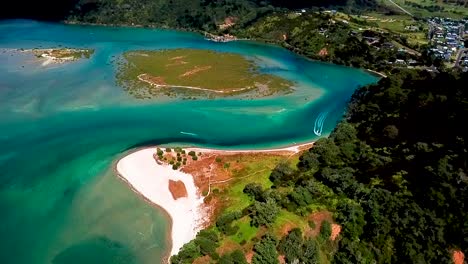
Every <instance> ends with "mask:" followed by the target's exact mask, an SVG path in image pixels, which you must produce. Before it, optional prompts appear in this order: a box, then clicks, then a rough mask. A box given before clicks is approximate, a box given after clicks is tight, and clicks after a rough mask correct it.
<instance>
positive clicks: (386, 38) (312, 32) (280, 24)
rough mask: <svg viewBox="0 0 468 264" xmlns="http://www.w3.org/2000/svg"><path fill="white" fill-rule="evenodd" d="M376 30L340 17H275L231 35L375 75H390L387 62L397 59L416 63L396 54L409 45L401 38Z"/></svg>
mask: <svg viewBox="0 0 468 264" xmlns="http://www.w3.org/2000/svg"><path fill="white" fill-rule="evenodd" d="M377 27H378V25H377V24H376V23H375V22H372V23H370V22H367V21H366V20H363V19H358V18H356V17H355V16H347V15H344V14H343V13H337V14H332V13H325V12H308V13H305V14H302V15H294V16H291V15H290V14H288V13H276V14H272V15H269V16H266V17H264V18H261V19H259V20H258V21H256V22H255V23H253V24H252V25H250V26H249V27H247V28H245V29H238V30H237V31H236V29H233V32H234V33H235V34H237V35H238V36H240V37H248V38H254V39H258V40H263V41H267V42H274V43H277V44H280V45H282V46H284V47H285V48H288V49H291V50H293V51H294V52H296V53H299V54H303V55H305V56H307V57H309V58H312V59H316V60H321V61H329V62H333V63H335V64H344V65H349V66H354V67H360V68H367V69H373V70H377V71H386V72H389V71H390V70H391V69H392V66H391V65H389V62H394V61H395V60H396V59H403V60H408V59H418V54H417V52H410V53H402V52H399V50H398V48H400V47H405V46H408V45H409V43H408V41H407V39H406V38H405V37H404V36H402V35H401V34H400V33H398V32H396V33H395V32H392V31H389V30H385V31H382V30H381V29H379V28H377ZM415 45H419V44H415ZM411 53H412V54H411Z"/></svg>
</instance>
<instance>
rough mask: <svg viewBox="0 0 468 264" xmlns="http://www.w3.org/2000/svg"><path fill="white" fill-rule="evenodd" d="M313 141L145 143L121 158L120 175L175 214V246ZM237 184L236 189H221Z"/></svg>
mask: <svg viewBox="0 0 468 264" xmlns="http://www.w3.org/2000/svg"><path fill="white" fill-rule="evenodd" d="M312 145H313V143H305V144H300V145H295V146H290V147H284V148H277V149H265V150H217V149H206V148H184V149H182V148H179V147H178V148H173V149H172V148H154V147H152V148H145V149H141V150H137V151H135V152H133V153H130V154H128V155H127V156H125V157H123V158H121V159H120V160H119V161H118V162H117V163H116V171H117V174H118V175H119V176H120V178H121V179H123V180H124V181H125V182H127V183H128V184H129V185H130V186H131V187H132V188H133V190H134V191H136V192H137V193H139V194H140V195H141V196H143V197H144V198H145V199H146V200H148V201H149V202H151V203H153V204H155V205H157V206H159V207H161V208H162V209H163V210H164V211H166V212H167V214H168V215H169V216H170V218H171V223H172V228H171V239H172V248H171V250H170V255H171V256H173V255H176V254H177V253H178V252H179V250H180V249H181V248H182V246H183V245H184V244H186V243H188V242H190V241H191V240H192V239H194V238H195V237H196V235H197V233H198V232H199V231H200V230H201V229H203V228H206V227H208V226H210V225H211V224H212V223H213V221H214V220H215V215H217V214H219V213H220V212H221V211H222V210H225V209H226V208H228V207H232V206H235V207H238V206H242V204H243V203H242V202H241V203H233V202H232V201H231V202H228V201H227V200H226V199H227V198H228V197H230V199H238V198H240V197H237V198H236V196H237V192H238V190H239V188H240V190H242V188H243V186H244V185H245V184H246V183H249V182H256V181H259V180H261V181H264V180H265V177H268V174H269V173H270V172H271V171H272V170H273V169H274V166H275V163H276V162H278V161H279V160H284V161H291V162H297V159H298V157H299V155H300V153H301V152H303V151H304V150H306V149H308V148H310V147H311V146H312ZM233 186H237V187H236V188H235V189H234V190H235V191H234V192H232V193H229V194H228V193H221V191H222V190H225V191H228V187H229V188H231V187H233ZM244 202H246V201H245V200H244Z"/></svg>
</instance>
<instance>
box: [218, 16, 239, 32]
mask: <svg viewBox="0 0 468 264" xmlns="http://www.w3.org/2000/svg"><path fill="white" fill-rule="evenodd" d="M237 19H238V18H237V17H233V16H228V17H226V18H225V19H224V23H223V24H219V25H218V27H219V29H226V28H230V27H232V26H234V25H235V24H236V21H237Z"/></svg>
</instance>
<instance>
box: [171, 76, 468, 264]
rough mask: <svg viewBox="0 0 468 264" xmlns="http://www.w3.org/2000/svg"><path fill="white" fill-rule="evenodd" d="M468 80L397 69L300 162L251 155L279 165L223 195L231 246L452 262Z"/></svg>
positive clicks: (224, 239)
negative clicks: (337, 227) (337, 231)
mask: <svg viewBox="0 0 468 264" xmlns="http://www.w3.org/2000/svg"><path fill="white" fill-rule="evenodd" d="M467 82H468V73H465V74H458V73H446V72H442V73H440V74H438V75H433V74H431V73H428V72H426V71H393V74H392V76H391V77H388V78H384V79H382V80H381V81H380V82H379V83H378V84H375V85H370V86H368V87H364V88H361V89H359V90H358V91H356V93H355V94H354V95H353V98H352V101H351V103H350V105H349V108H348V113H347V116H346V119H345V121H343V122H341V123H340V124H339V125H338V126H337V127H336V129H335V130H334V131H333V133H332V134H331V135H330V136H329V137H327V138H322V139H320V140H318V141H317V142H316V144H315V145H314V147H313V148H312V149H310V150H309V151H307V152H305V153H303V154H302V156H301V157H300V159H299V163H298V164H297V168H295V167H288V166H291V165H293V164H291V163H287V162H284V161H283V162H280V160H276V162H275V161H274V160H273V158H272V157H270V159H267V158H264V157H262V158H259V159H258V160H255V162H253V161H252V160H250V163H248V166H250V169H251V168H254V167H255V169H256V170H258V169H259V168H262V167H264V166H267V167H269V168H270V169H269V170H266V171H265V172H264V173H263V172H262V173H259V174H258V175H256V177H247V178H242V180H240V181H237V182H236V181H233V183H231V184H230V185H229V186H227V187H226V188H223V189H222V190H221V191H220V192H219V193H218V192H216V194H213V195H216V198H217V199H219V201H220V202H222V203H224V204H225V210H224V213H222V214H221V215H220V216H219V217H218V218H217V219H218V220H217V222H216V225H214V226H212V227H210V230H212V231H213V232H216V233H218V234H219V241H220V242H219V248H224V247H227V245H231V247H230V248H232V249H233V250H241V251H242V252H243V253H244V254H247V253H249V252H251V251H253V252H254V254H253V257H252V262H253V263H277V262H278V256H279V258H284V259H285V261H286V262H287V263H296V262H297V263H450V262H451V261H452V260H451V257H452V253H453V251H454V250H460V249H461V250H464V249H466V248H467V246H468V241H467V240H466V237H468V228H467V226H466V223H467V222H468V211H467V210H466V209H467V208H466V201H467V198H468V178H467V176H466V171H467V169H468V168H467V164H468V158H467V155H466V152H467V149H468V145H467V142H468V141H467V140H468V130H467V128H465V126H461V125H460V124H463V123H464V120H465V118H466V116H467V115H468V107H467V103H466V102H467V101H468V92H467V90H466V88H465V86H466V83H467ZM236 159H239V157H236ZM241 159H242V158H241ZM250 159H251V158H250ZM243 161H244V162H245V161H246V160H240V162H243ZM275 164H279V165H276V166H275ZM238 173H239V175H248V174H250V170H242V171H240V172H238ZM236 175H237V174H236ZM241 177H242V176H241ZM270 180H272V181H270ZM327 211H328V212H329V213H331V218H327V217H325V216H324V217H323V220H322V221H321V222H317V220H314V221H311V220H310V219H314V218H313V217H312V216H317V214H316V213H318V212H327ZM319 215H320V214H319ZM311 217H312V218H311ZM335 223H337V224H339V225H340V226H341V232H340V234H339V236H338V238H337V239H336V240H334V241H332V240H331V237H333V232H334V231H333V230H334V224H335ZM317 225H320V229H319V231H318V232H317V230H316V229H317V228H318V226H317ZM285 230H286V232H285ZM314 230H315V231H314ZM312 231H313V232H316V235H311V233H313V232H312ZM232 243H236V245H237V247H236V248H233V247H232ZM186 254H187V252H186V251H185V250H182V251H181V252H180V253H179V255H186ZM179 255H178V256H176V258H179ZM201 255H207V254H201ZM239 255H240V254H239ZM226 258H228V257H226ZM209 262H210V263H218V259H216V258H213V257H212V256H211V255H210V257H209ZM241 263H243V262H241Z"/></svg>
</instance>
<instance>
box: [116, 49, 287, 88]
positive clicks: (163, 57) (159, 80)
mask: <svg viewBox="0 0 468 264" xmlns="http://www.w3.org/2000/svg"><path fill="white" fill-rule="evenodd" d="M123 58H124V60H123V62H121V64H120V66H121V67H120V72H119V74H118V81H119V82H120V83H121V84H123V85H124V87H125V88H126V89H127V90H128V91H130V92H131V93H132V94H134V95H145V92H149V93H146V96H150V97H152V96H157V95H158V93H157V92H155V91H160V92H163V93H165V94H167V93H168V92H170V93H171V92H173V93H175V94H180V93H182V92H185V93H189V94H200V93H201V94H209V95H214V96H229V95H238V94H243V93H254V94H256V95H257V96H268V95H272V94H275V93H280V92H289V91H290V90H291V87H292V85H293V84H292V82H290V81H288V80H285V79H282V78H280V77H277V76H274V75H271V74H263V73H261V72H260V71H259V68H258V67H257V66H256V64H255V63H254V62H253V61H251V60H248V59H246V58H245V57H243V56H241V55H238V54H233V53H220V52H215V51H210V50H196V49H174V50H161V51H130V52H126V53H124V55H123ZM182 90H184V91H182Z"/></svg>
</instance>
